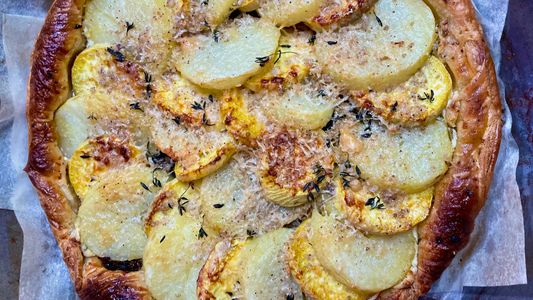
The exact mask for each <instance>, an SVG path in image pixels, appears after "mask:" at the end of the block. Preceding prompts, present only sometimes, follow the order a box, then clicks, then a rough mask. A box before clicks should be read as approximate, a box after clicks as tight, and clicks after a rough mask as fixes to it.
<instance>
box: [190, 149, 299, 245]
mask: <svg viewBox="0 0 533 300" xmlns="http://www.w3.org/2000/svg"><path fill="white" fill-rule="evenodd" d="M257 164H258V162H257V161H256V158H255V157H254V156H252V155H250V154H248V153H246V152H238V153H236V154H235V155H234V156H233V158H232V159H231V160H230V161H229V162H228V164H227V165H225V166H223V167H222V168H220V169H219V170H217V171H216V172H214V173H211V174H210V175H208V176H207V177H205V178H204V179H203V181H202V184H201V186H200V191H201V196H202V210H203V212H204V213H205V222H206V224H209V225H210V226H212V227H213V228H215V229H217V230H219V231H220V232H222V233H223V234H225V235H230V236H240V237H243V236H247V235H250V234H251V235H253V234H256V233H257V234H261V233H263V232H269V231H272V230H274V229H276V228H280V227H282V226H284V225H285V224H289V223H291V222H292V221H294V220H297V219H299V218H301V217H303V216H304V215H305V214H306V213H307V212H308V209H309V206H307V205H306V206H301V207H296V208H285V207H280V206H278V205H275V204H273V203H270V202H268V201H267V200H266V199H265V198H264V196H263V192H262V188H261V183H260V182H259V178H258V177H257V175H256V171H257V168H258V166H257ZM274 216H275V217H274Z"/></svg>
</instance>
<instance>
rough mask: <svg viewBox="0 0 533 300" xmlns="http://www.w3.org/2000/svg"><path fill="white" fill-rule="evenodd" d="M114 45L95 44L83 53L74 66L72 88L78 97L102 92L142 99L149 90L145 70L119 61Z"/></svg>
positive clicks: (133, 64)
mask: <svg viewBox="0 0 533 300" xmlns="http://www.w3.org/2000/svg"><path fill="white" fill-rule="evenodd" d="M113 51H118V50H117V49H116V47H113V46H111V44H96V45H94V46H91V47H89V48H87V49H85V50H83V51H82V52H81V53H80V54H79V55H78V56H77V57H76V60H75V61H74V64H73V65H72V88H73V90H74V94H75V95H81V94H83V93H95V92H101V93H105V94H119V95H122V96H123V97H126V98H131V99H132V100H133V99H141V98H142V97H143V96H144V92H145V90H146V82H145V79H144V70H143V68H142V66H141V65H140V64H137V63H133V62H127V61H122V62H121V61H118V60H117V59H116V58H117V57H115V56H113V55H112V54H111V53H112V52H113Z"/></svg>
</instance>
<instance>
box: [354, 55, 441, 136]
mask: <svg viewBox="0 0 533 300" xmlns="http://www.w3.org/2000/svg"><path fill="white" fill-rule="evenodd" d="M451 91H452V78H451V76H450V73H448V71H447V70H446V67H445V66H444V64H443V63H442V62H440V60H439V59H438V58H436V57H435V56H431V57H430V58H429V59H428V60H427V61H426V63H425V64H424V66H422V68H420V70H418V71H417V72H416V73H415V74H414V75H413V76H412V77H411V78H409V80H407V81H406V82H404V83H402V84H400V85H398V86H397V87H395V88H393V89H392V90H387V91H384V92H369V93H363V92H358V91H353V92H352V96H353V98H354V100H355V101H356V102H357V103H358V104H359V106H361V107H363V108H364V109H368V110H371V111H373V112H375V113H376V114H377V115H379V116H381V117H383V118H384V119H385V120H388V121H390V122H394V123H400V124H403V125H407V126H414V125H420V124H421V123H426V124H427V123H429V122H432V121H434V120H435V118H436V117H437V116H439V115H440V114H441V113H442V110H443V109H444V107H446V104H447V103H448V99H449V98H450V94H451Z"/></svg>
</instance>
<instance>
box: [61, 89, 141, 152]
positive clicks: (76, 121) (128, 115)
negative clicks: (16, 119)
mask: <svg viewBox="0 0 533 300" xmlns="http://www.w3.org/2000/svg"><path fill="white" fill-rule="evenodd" d="M131 104H132V102H131V100H128V99H127V98H124V97H119V96H117V97H110V96H108V95H105V94H102V93H95V94H90V93H85V94H82V95H79V96H76V97H73V98H71V99H69V100H67V102H65V103H64V104H63V105H62V106H61V107H60V108H59V109H58V110H57V111H56V114H55V118H54V121H55V123H56V126H57V133H58V140H59V147H60V148H61V151H62V152H63V155H65V157H67V158H69V157H71V156H72V154H73V153H74V151H75V150H76V148H77V147H78V145H80V144H81V143H82V142H83V141H85V140H86V139H87V138H88V137H95V136H100V135H103V134H108V133H113V134H114V135H116V136H118V137H120V138H122V139H125V138H129V139H130V140H131V141H133V142H134V143H135V145H137V146H141V145H146V142H147V141H148V138H149V132H150V130H149V128H148V126H147V124H146V121H145V115H144V113H143V112H142V111H140V110H137V109H131V106H130V105H131Z"/></svg>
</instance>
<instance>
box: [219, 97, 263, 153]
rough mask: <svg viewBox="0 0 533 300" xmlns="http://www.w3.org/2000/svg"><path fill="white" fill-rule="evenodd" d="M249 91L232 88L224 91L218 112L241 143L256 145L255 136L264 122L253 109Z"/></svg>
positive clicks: (259, 132)
mask: <svg viewBox="0 0 533 300" xmlns="http://www.w3.org/2000/svg"><path fill="white" fill-rule="evenodd" d="M252 98H253V97H252V95H251V93H250V92H248V91H246V90H243V89H232V90H229V91H226V92H224V96H223V97H222V99H221V100H220V113H221V114H222V118H223V120H224V124H225V125H226V127H227V129H228V130H229V132H230V133H231V134H232V135H233V136H234V137H235V138H236V139H237V140H238V141H239V142H241V143H243V144H246V145H249V146H252V145H256V143H257V141H256V139H257V137H259V135H261V133H262V132H263V130H264V129H265V123H264V121H263V120H262V118H261V116H259V115H258V114H259V113H260V112H258V111H257V110H256V109H254V107H253V105H254V100H253V99H252Z"/></svg>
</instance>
